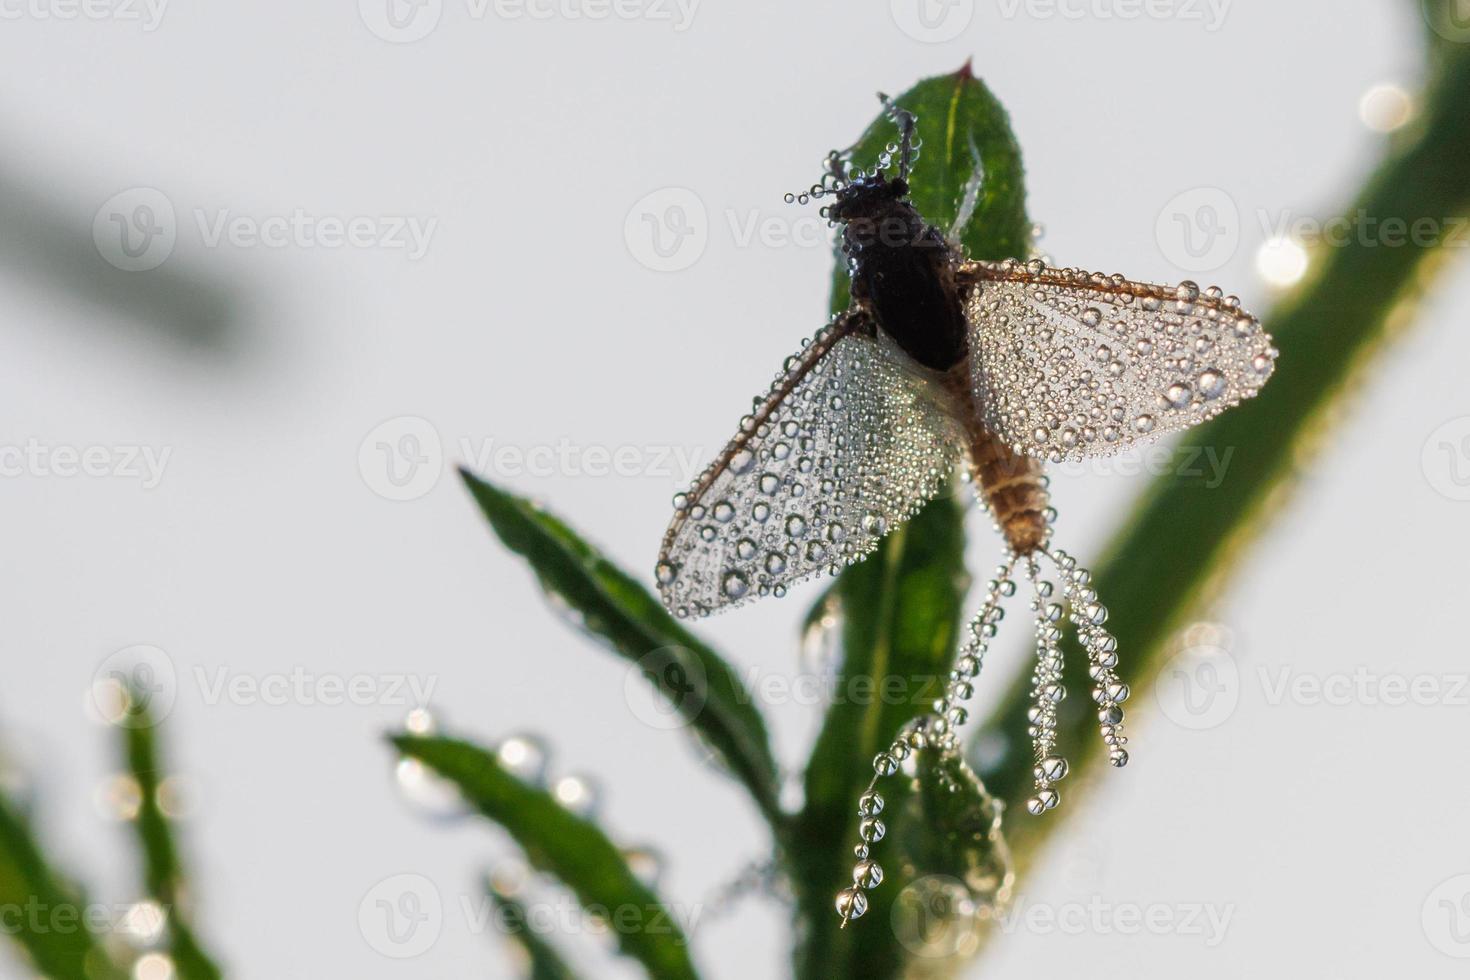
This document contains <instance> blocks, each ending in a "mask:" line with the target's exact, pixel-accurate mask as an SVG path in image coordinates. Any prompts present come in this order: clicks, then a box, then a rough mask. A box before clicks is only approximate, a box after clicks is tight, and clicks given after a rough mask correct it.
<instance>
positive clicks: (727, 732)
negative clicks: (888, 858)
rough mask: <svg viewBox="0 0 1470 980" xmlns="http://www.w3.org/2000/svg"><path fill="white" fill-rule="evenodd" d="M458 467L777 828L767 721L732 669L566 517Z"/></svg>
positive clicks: (587, 622)
mask: <svg viewBox="0 0 1470 980" xmlns="http://www.w3.org/2000/svg"><path fill="white" fill-rule="evenodd" d="M461 475H462V476H463V477H464V481H465V484H466V486H468V487H469V489H470V492H471V493H472V494H473V495H474V497H475V501H476V502H477V503H478V504H479V505H480V509H481V510H482V511H483V512H484V514H485V517H486V518H487V519H488V520H489V521H490V526H491V527H492V528H493V529H494V530H495V533H496V534H497V535H499V536H500V540H501V541H502V542H503V543H504V544H505V546H506V547H507V548H509V549H510V550H511V551H514V552H515V553H516V554H518V555H521V556H522V557H524V558H525V559H526V561H527V562H528V563H529V564H530V566H531V568H532V570H533V571H534V572H535V573H536V577H537V579H538V580H539V581H540V583H541V587H542V588H543V589H545V590H546V592H547V593H548V594H549V595H551V596H552V597H553V599H554V600H555V601H558V602H561V603H565V604H566V605H567V606H568V607H570V608H571V609H572V610H573V611H574V612H575V613H576V614H577V615H578V616H580V624H581V626H582V628H583V629H584V630H585V631H586V632H587V633H588V634H590V635H591V636H593V637H596V638H597V639H599V640H601V641H603V643H604V644H605V645H606V646H608V647H609V648H611V649H612V650H613V651H614V652H616V653H617V654H619V655H620V656H622V657H624V658H626V659H627V660H630V661H632V662H633V663H635V664H637V665H638V666H639V669H640V672H641V673H642V674H643V676H644V677H645V678H646V679H647V680H648V681H649V682H650V683H651V684H653V685H654V686H655V687H656V688H657V689H658V690H659V692H660V693H661V694H662V695H663V696H664V697H665V698H667V699H668V701H669V702H670V704H672V705H673V706H674V707H675V709H676V710H678V711H679V713H680V714H681V715H682V716H683V717H684V718H685V719H687V721H688V722H689V725H690V727H692V728H693V729H694V730H695V732H697V733H698V734H699V735H700V736H701V737H702V738H703V739H704V741H705V743H706V744H707V745H708V746H709V747H710V748H711V749H713V750H714V752H715V753H716V754H717V756H718V757H719V759H720V760H721V762H722V763H723V765H724V766H725V768H726V769H727V770H728V771H730V772H731V773H732V774H734V776H735V777H736V778H737V779H739V780H740V782H741V783H743V784H744V785H745V788H746V789H747V790H748V791H749V792H750V794H751V796H752V797H754V798H755V801H756V804H757V805H758V806H759V807H760V809H761V812H763V813H764V814H765V815H766V818H767V820H769V821H770V823H771V826H772V827H773V828H775V829H777V830H778V831H779V829H780V827H781V825H782V820H783V817H782V814H781V809H780V804H779V794H780V786H779V781H778V780H779V777H778V774H777V769H776V760H775V757H774V755H772V753H771V746H770V742H769V739H768V737H767V735H766V726H765V721H764V719H762V717H761V713H760V711H759V710H758V709H757V708H756V707H755V702H754V699H753V697H752V696H751V693H750V692H749V691H747V690H746V689H745V687H744V685H743V684H742V683H741V681H740V678H739V676H738V675H737V674H736V673H735V671H734V669H733V668H731V667H730V665H729V664H727V663H726V662H725V661H724V660H723V659H722V658H721V657H720V656H719V655H718V654H716V653H715V652H714V651H713V650H711V649H710V648H709V647H707V646H705V645H704V644H703V643H701V642H700V641H699V640H698V639H696V638H695V636H694V634H692V633H690V632H689V631H688V630H686V629H685V628H684V627H683V626H681V625H679V623H678V622H677V621H676V620H675V619H674V618H673V617H672V616H670V615H669V613H668V612H667V610H665V609H664V607H663V605H662V604H661V603H660V602H659V601H658V599H656V598H655V597H654V596H653V595H651V594H650V593H649V592H648V590H647V589H645V588H644V587H643V586H641V585H639V584H638V583H637V582H636V581H635V580H634V579H633V578H631V577H630V576H629V575H627V574H626V573H624V572H622V571H620V570H619V569H618V568H616V567H615V566H614V565H613V564H612V563H611V562H609V561H607V560H606V559H605V558H603V557H602V556H601V555H600V554H598V553H597V551H596V550H594V549H593V548H592V546H591V545H589V544H587V543H586V542H584V541H583V540H582V539H581V538H580V537H578V536H577V534H576V533H575V532H574V531H572V530H571V529H570V528H569V527H567V525H566V524H564V523H562V522H561V521H560V520H558V519H557V518H555V517H553V516H551V515H550V514H548V513H546V512H545V511H542V510H540V509H539V508H537V507H535V506H534V505H533V504H531V503H530V502H529V501H526V500H523V499H521V498H520V497H517V496H514V495H513V494H509V493H506V492H505V491H503V490H501V489H499V488H497V487H495V486H493V485H492V484H490V483H487V482H485V481H484V480H481V479H479V478H478V477H476V476H475V475H474V474H472V473H470V472H468V471H461Z"/></svg>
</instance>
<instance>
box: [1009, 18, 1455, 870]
mask: <svg viewBox="0 0 1470 980" xmlns="http://www.w3.org/2000/svg"><path fill="white" fill-rule="evenodd" d="M1437 50H1438V58H1437V62H1436V63H1437V65H1438V69H1437V71H1436V73H1435V75H1434V78H1433V81H1432V84H1431V85H1430V87H1429V90H1428V91H1427V93H1426V98H1425V104H1424V110H1423V114H1422V118H1421V120H1420V122H1419V124H1418V126H1417V127H1416V129H1415V131H1414V132H1411V133H1405V134H1403V135H1402V136H1400V137H1399V138H1398V139H1397V140H1396V141H1395V145H1394V146H1393V149H1392V151H1391V153H1390V155H1389V156H1388V158H1387V160H1386V161H1385V162H1384V164H1383V165H1382V166H1381V167H1380V169H1379V170H1378V172H1377V173H1376V174H1375V175H1374V176H1373V178H1372V179H1371V180H1370V181H1369V183H1368V184H1367V186H1366V187H1365V188H1364V189H1363V191H1362V192H1361V193H1360V194H1359V196H1358V198H1357V200H1356V201H1355V202H1353V203H1352V204H1351V205H1350V206H1349V207H1348V208H1347V209H1346V210H1345V212H1344V214H1345V215H1346V219H1345V220H1347V221H1348V227H1349V229H1350V230H1349V232H1348V233H1346V234H1345V235H1344V236H1343V238H1344V239H1345V244H1343V245H1341V246H1337V247H1327V248H1322V249H1319V250H1318V251H1316V252H1315V253H1314V254H1313V256H1312V263H1313V264H1312V268H1311V270H1310V272H1309V274H1308V277H1307V278H1306V279H1305V280H1304V281H1303V282H1302V284H1301V285H1300V286H1299V287H1298V288H1297V290H1296V291H1295V292H1293V293H1291V294H1289V295H1288V296H1287V297H1286V298H1285V299H1283V301H1282V302H1281V303H1280V304H1279V305H1278V307H1277V309H1276V310H1275V311H1274V312H1273V313H1272V314H1271V315H1269V316H1267V317H1265V318H1264V322H1265V325H1266V328H1267V329H1268V330H1270V331H1271V333H1272V334H1273V335H1275V337H1276V341H1277V347H1279V348H1280V350H1281V356H1280V358H1279V359H1278V362H1277V370H1276V373H1275V376H1274V377H1273V378H1272V379H1271V382H1270V384H1268V385H1266V387H1265V388H1264V389H1263V390H1262V392H1261V394H1260V395H1259V396H1257V397H1256V398H1254V399H1252V400H1251V401H1250V402H1247V403H1246V404H1244V405H1241V406H1240V407H1238V408H1235V409H1233V410H1231V411H1230V412H1228V413H1226V414H1224V415H1222V416H1220V417H1219V418H1218V419H1216V420H1215V421H1213V422H1210V423H1209V424H1207V425H1205V426H1202V427H1200V428H1199V429H1197V430H1195V432H1194V433H1191V442H1192V444H1194V445H1199V446H1204V447H1215V448H1216V450H1217V452H1218V453H1223V452H1225V451H1226V450H1227V449H1231V450H1233V456H1232V457H1231V459H1230V467H1229V470H1228V472H1227V473H1226V475H1225V478H1224V480H1223V482H1221V483H1220V485H1219V486H1216V487H1205V486H1201V485H1200V484H1199V482H1198V481H1196V480H1191V479H1188V478H1185V477H1182V476H1179V475H1165V476H1162V477H1159V478H1157V479H1155V480H1154V481H1153V483H1152V484H1151V485H1150V486H1149V488H1148V491H1147V493H1146V494H1145V495H1144V497H1143V499H1142V501H1141V502H1140V503H1139V504H1138V506H1137V509H1136V510H1135V512H1134V514H1133V516H1132V518H1131V519H1130V520H1129V521H1128V522H1127V524H1126V525H1125V526H1124V527H1123V529H1122V530H1121V531H1120V532H1119V533H1118V534H1117V536H1116V537H1115V538H1114V539H1113V541H1112V542H1111V544H1110V545H1109V546H1108V548H1107V549H1106V552H1105V554H1106V558H1105V559H1104V560H1103V561H1102V562H1100V563H1099V564H1097V565H1096V566H1095V568H1094V571H1095V572H1096V574H1095V575H1094V582H1095V584H1096V587H1097V590H1098V594H1099V596H1100V598H1101V601H1102V602H1104V603H1105V604H1106V605H1107V607H1108V609H1109V611H1110V613H1111V616H1110V618H1109V621H1108V629H1109V630H1111V631H1112V632H1113V633H1114V634H1115V635H1116V636H1117V637H1118V645H1119V655H1120V657H1121V667H1122V672H1121V675H1122V677H1123V679H1124V680H1125V681H1127V682H1128V683H1129V685H1130V686H1131V687H1132V688H1133V690H1134V692H1135V694H1139V695H1146V693H1147V692H1148V691H1149V689H1150V688H1151V687H1152V684H1153V679H1154V677H1155V676H1156V675H1157V672H1158V670H1159V668H1160V666H1161V665H1162V661H1163V660H1164V656H1165V654H1166V653H1167V652H1168V650H1169V642H1170V640H1171V638H1172V637H1173V636H1174V635H1175V634H1176V633H1177V632H1178V630H1179V629H1180V628H1181V627H1183V626H1184V625H1186V624H1187V623H1188V622H1189V620H1190V618H1191V616H1192V615H1194V614H1195V612H1196V611H1197V610H1198V609H1199V608H1200V607H1201V605H1202V604H1204V603H1206V602H1207V601H1208V600H1209V599H1210V597H1212V596H1213V595H1215V594H1217V593H1218V592H1219V590H1220V589H1221V588H1222V586H1223V584H1224V582H1225V580H1226V579H1227V577H1228V576H1229V575H1230V574H1231V573H1232V572H1234V571H1235V570H1237V569H1238V567H1239V565H1240V563H1241V559H1242V557H1243V556H1244V553H1245V550H1246V546H1247V545H1248V544H1249V543H1251V542H1252V541H1253V540H1255V539H1256V538H1257V537H1259V535H1260V534H1261V533H1262V531H1263V529H1264V528H1265V527H1266V526H1267V524H1268V523H1269V520H1270V518H1271V517H1273V516H1274V515H1275V514H1276V513H1277V512H1279V510H1280V509H1281V505H1282V503H1283V500H1284V498H1285V496H1286V494H1285V493H1283V491H1287V490H1289V489H1290V488H1291V486H1292V484H1293V482H1294V481H1295V479H1296V477H1297V476H1298V475H1299V474H1301V473H1302V472H1303V471H1304V469H1305V468H1306V467H1308V466H1309V464H1310V462H1311V459H1312V457H1313V455H1314V451H1315V450H1316V449H1318V448H1319V447H1320V446H1321V445H1322V443H1323V439H1322V435H1323V431H1324V429H1325V426H1326V423H1328V422H1330V421H1331V420H1332V418H1333V416H1334V414H1335V413H1334V409H1335V408H1336V406H1337V405H1339V404H1340V403H1341V401H1342V400H1343V397H1344V395H1345V394H1347V393H1348V391H1349V386H1350V382H1351V381H1352V380H1353V379H1354V377H1355V376H1356V375H1357V374H1358V373H1359V372H1360V371H1361V368H1362V366H1363V365H1364V364H1365V363H1366V361H1367V360H1368V358H1369V357H1370V356H1371V355H1372V354H1373V353H1375V352H1376V350H1377V349H1378V348H1380V346H1381V345H1382V343H1383V342H1384V340H1385V339H1386V338H1388V337H1389V336H1390V335H1391V334H1392V333H1393V332H1394V331H1395V329H1396V328H1397V327H1401V326H1402V325H1404V324H1406V323H1407V322H1408V321H1409V319H1410V317H1411V313H1412V307H1413V303H1414V301H1415V300H1416V299H1417V298H1418V296H1419V295H1420V294H1421V293H1422V291H1423V290H1424V289H1425V288H1426V287H1427V286H1428V284H1429V283H1430V282H1431V281H1432V278H1433V273H1434V271H1435V270H1436V269H1437V268H1438V267H1439V264H1440V262H1441V261H1442V260H1443V259H1445V258H1446V255H1445V249H1444V248H1443V247H1442V243H1440V242H1434V243H1432V244H1420V243H1415V242H1412V241H1406V242H1405V243H1404V244H1403V245H1402V246H1401V247H1397V248H1390V247H1384V246H1383V245H1382V244H1381V243H1379V242H1378V241H1377V239H1376V238H1375V236H1373V235H1358V234H1354V233H1353V232H1352V231H1351V229H1352V228H1354V227H1356V225H1357V223H1358V222H1359V221H1360V220H1361V219H1362V218H1363V217H1364V216H1369V217H1371V218H1372V219H1373V220H1384V219H1386V218H1389V217H1393V218H1397V219H1401V220H1403V221H1404V222H1405V223H1406V226H1407V227H1410V228H1412V227H1414V225H1415V222H1416V221H1418V220H1419V219H1427V220H1429V221H1430V222H1432V223H1433V224H1432V226H1433V227H1435V228H1437V229H1440V233H1441V234H1446V233H1449V232H1450V231H1451V230H1452V229H1454V228H1456V227H1459V226H1460V225H1459V222H1461V221H1463V220H1465V219H1467V218H1470V168H1467V167H1466V165H1465V161H1466V156H1465V151H1466V147H1470V48H1467V46H1466V45H1463V44H1461V45H1456V46H1454V48H1453V49H1443V48H1441V49H1437ZM1084 564H1086V562H1084ZM1084 669H1085V660H1084V658H1082V657H1081V656H1079V655H1076V653H1075V650H1074V651H1073V656H1071V657H1070V663H1069V671H1068V674H1069V676H1068V677H1067V679H1066V685H1067V687H1068V688H1069V689H1071V690H1074V691H1085V690H1087V688H1088V686H1089V682H1088V681H1087V680H1086V678H1085V676H1084V675H1083V674H1082V671H1083V670H1084ZM1028 700H1029V698H1028V692H1027V684H1026V682H1025V679H1024V678H1022V679H1021V680H1019V681H1018V682H1017V683H1016V684H1015V685H1013V686H1012V687H1011V688H1010V689H1009V690H1008V691H1007V694H1006V697H1005V700H1004V703H1003V707H1002V709H1001V710H999V711H998V712H997V713H996V715H995V716H994V717H993V719H992V720H991V721H990V723H989V724H988V726H987V729H986V733H987V734H988V736H989V737H990V738H991V739H996V740H1006V741H1009V742H1010V743H1011V744H1012V745H1013V746H1017V747H1016V748H1015V749H1014V750H1013V751H1011V752H1010V753H1008V756H1007V757H1006V758H1005V759H1003V760H1002V762H1001V764H1000V765H999V766H997V767H995V768H994V769H993V770H991V771H986V772H984V773H983V775H984V777H985V781H986V783H987V785H989V786H990V788H991V789H992V790H993V791H994V792H995V793H996V794H997V795H999V796H1001V797H1002V798H1004V799H1007V800H1008V801H1010V802H1011V804H1012V805H1013V806H1015V805H1018V804H1020V803H1021V802H1022V801H1023V800H1024V798H1025V797H1026V796H1027V795H1028V793H1029V783H1030V765H1031V762H1030V757H1029V754H1028V753H1027V752H1025V751H1023V750H1022V749H1021V748H1020V747H1019V743H1018V742H1017V740H1018V739H1021V738H1023V737H1024V732H1025V726H1026V721H1025V713H1026V707H1027V702H1028ZM1086 700H1087V699H1086V698H1085V697H1084V698H1073V699H1068V701H1067V702H1064V706H1065V707H1067V708H1068V709H1069V710H1067V711H1066V712H1063V713H1061V714H1060V717H1059V725H1060V728H1061V745H1062V746H1063V749H1064V751H1066V752H1068V754H1069V755H1070V756H1072V770H1073V772H1074V773H1075V775H1073V776H1070V777H1068V780H1067V782H1068V783H1069V784H1073V785H1071V792H1070V793H1068V792H1067V791H1064V793H1063V795H1064V796H1067V797H1068V801H1069V802H1068V803H1067V804H1064V805H1063V809H1062V811H1061V812H1059V813H1058V814H1054V815H1051V816H1048V818H1047V819H1045V820H1027V819H1022V820H1020V821H1017V822H1015V823H1014V824H1013V825H1012V826H1011V827H1010V828H1009V829H1008V833H1009V836H1010V839H1011V842H1012V845H1013V847H1014V848H1015V850H1016V856H1017V860H1018V861H1019V862H1020V863H1021V864H1022V865H1023V867H1024V865H1025V863H1026V862H1027V861H1028V860H1029V859H1030V858H1031V857H1032V855H1033V854H1034V852H1035V850H1036V849H1037V847H1038V846H1039V845H1040V844H1041V843H1042V842H1043V840H1045V839H1046V838H1047V837H1048V836H1049V835H1050V834H1051V833H1053V832H1055V831H1056V829H1057V827H1058V826H1060V824H1059V822H1058V821H1057V819H1055V818H1056V817H1057V816H1061V815H1063V813H1065V812H1066V811H1071V812H1076V810H1077V808H1076V807H1075V806H1072V805H1070V803H1072V802H1074V798H1075V796H1076V794H1077V791H1078V790H1079V789H1082V788H1084V787H1086V786H1088V785H1089V784H1090V782H1091V781H1089V780H1088V779H1087V778H1086V773H1087V772H1088V771H1089V770H1091V769H1093V768H1095V767H1096V766H1097V764H1098V762H1099V760H1100V759H1102V758H1104V755H1103V753H1102V752H1101V750H1100V745H1099V739H1098V737H1097V731H1096V719H1095V717H1094V715H1093V712H1092V711H1090V710H1087V709H1088V707H1089V706H1088V705H1087V704H1086V703H1085V702H1086ZM1135 700H1136V701H1143V700H1144V698H1143V697H1137V698H1135ZM1132 751H1133V752H1134V755H1135V756H1137V755H1138V754H1139V753H1140V752H1146V751H1147V747H1146V746H1143V745H1140V744H1138V743H1137V740H1135V744H1134V745H1133V746H1132ZM1116 778H1121V779H1126V776H1122V775H1120V776H1118V777H1116Z"/></svg>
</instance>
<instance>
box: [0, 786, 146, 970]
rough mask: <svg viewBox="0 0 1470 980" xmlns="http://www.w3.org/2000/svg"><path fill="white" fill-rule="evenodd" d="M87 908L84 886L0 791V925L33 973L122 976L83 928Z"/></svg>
mask: <svg viewBox="0 0 1470 980" xmlns="http://www.w3.org/2000/svg"><path fill="white" fill-rule="evenodd" d="M87 908H88V906H87V902H86V898H85V897H84V896H83V895H82V893H81V891H80V889H78V888H77V887H75V886H74V885H72V884H70V883H69V882H67V881H65V880H64V879H63V878H62V877H61V876H60V875H58V874H57V873H56V872H55V871H53V870H52V869H51V868H50V867H49V866H48V864H47V861H46V858H45V855H44V854H43V853H42V851H41V848H40V845H39V844H37V842H36V839H35V837H34V836H33V835H32V833H31V828H30V826H29V824H28V823H27V822H26V821H25V820H24V819H23V818H22V817H21V815H20V813H19V812H18V811H17V810H16V809H15V807H14V805H13V804H12V803H11V802H10V801H9V800H7V799H5V798H4V797H3V796H0V911H3V912H4V921H3V922H0V926H3V931H4V932H5V933H6V934H7V935H9V936H10V938H11V939H12V940H14V941H15V943H16V944H17V945H19V946H20V947H21V949H23V950H24V951H25V952H26V954H27V956H28V958H29V962H30V965H31V966H32V967H33V969H34V971H35V972H38V973H40V974H42V975H44V976H47V977H50V978H52V980H113V978H120V977H122V976H124V973H123V971H122V970H121V969H120V968H119V967H118V966H117V965H116V964H115V963H113V962H112V960H111V959H110V958H109V957H108V956H107V954H106V953H105V952H104V951H103V949H102V947H101V946H100V945H99V944H98V942H97V939H96V937H95V936H94V935H93V934H92V933H91V932H90V931H88V929H87V928H86V927H85V925H84V923H85V921H86V912H87Z"/></svg>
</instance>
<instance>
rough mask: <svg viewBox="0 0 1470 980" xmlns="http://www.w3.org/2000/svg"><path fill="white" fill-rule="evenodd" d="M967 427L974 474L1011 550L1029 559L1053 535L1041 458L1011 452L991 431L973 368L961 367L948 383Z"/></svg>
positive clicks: (946, 386) (966, 437) (971, 467)
mask: <svg viewBox="0 0 1470 980" xmlns="http://www.w3.org/2000/svg"><path fill="white" fill-rule="evenodd" d="M944 387H945V389H946V391H948V393H949V394H950V396H951V398H952V399H954V403H955V405H956V409H957V411H958V414H959V415H960V423H961V425H962V426H963V428H964V433H965V447H966V449H967V451H968V455H969V461H970V475H971V476H972V477H973V478H974V481H975V488H976V492H977V493H978V494H979V495H980V499H981V500H982V501H983V502H984V504H985V507H986V509H987V510H988V511H989V512H990V516H991V517H993V518H994V519H995V524H996V527H998V528H999V529H1000V533H1001V534H1002V535H1003V536H1004V537H1005V541H1006V546H1007V547H1008V548H1009V549H1010V550H1011V551H1012V552H1013V553H1014V554H1017V555H1029V554H1031V552H1033V551H1035V550H1036V549H1038V548H1041V547H1044V546H1045V545H1046V539H1047V538H1048V537H1049V536H1050V533H1051V532H1050V524H1049V522H1048V520H1047V510H1048V508H1049V507H1050V498H1049V497H1048V495H1047V492H1046V477H1045V476H1044V474H1043V472H1042V463H1041V461H1040V460H1039V459H1034V458H1032V457H1030V456H1025V455H1022V454H1020V453H1017V452H1015V451H1013V450H1012V449H1011V447H1010V446H1008V445H1007V444H1006V442H1005V440H1003V439H1001V438H1000V437H999V436H997V435H996V434H995V433H994V432H991V431H990V429H989V428H987V427H986V425H985V422H984V417H983V416H982V415H981V413H980V411H979V406H978V405H976V403H975V397H974V394H973V392H972V389H971V385H970V375H969V368H968V367H967V366H966V365H964V364H961V365H959V366H957V367H955V368H954V369H953V370H951V371H950V372H949V373H948V374H947V375H945V378H944Z"/></svg>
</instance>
